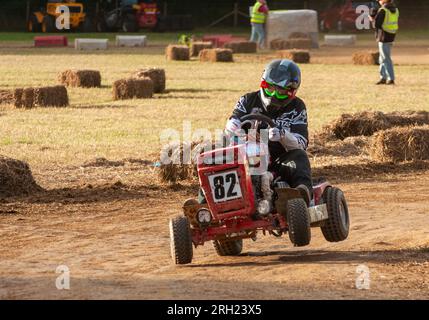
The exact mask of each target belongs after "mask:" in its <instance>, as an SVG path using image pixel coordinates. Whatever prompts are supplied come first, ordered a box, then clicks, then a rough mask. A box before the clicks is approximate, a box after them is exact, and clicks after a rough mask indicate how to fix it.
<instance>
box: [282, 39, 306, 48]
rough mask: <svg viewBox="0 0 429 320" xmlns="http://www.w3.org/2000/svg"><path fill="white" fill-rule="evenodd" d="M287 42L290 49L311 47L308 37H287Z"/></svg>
mask: <svg viewBox="0 0 429 320" xmlns="http://www.w3.org/2000/svg"><path fill="white" fill-rule="evenodd" d="M287 43H288V45H289V47H290V49H311V45H312V43H311V39H309V38H297V39H289V40H287Z"/></svg>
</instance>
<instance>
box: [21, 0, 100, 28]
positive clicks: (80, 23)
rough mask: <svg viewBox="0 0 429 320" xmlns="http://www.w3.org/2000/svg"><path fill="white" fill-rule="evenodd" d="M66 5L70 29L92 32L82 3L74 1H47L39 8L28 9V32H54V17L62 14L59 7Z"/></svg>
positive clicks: (90, 22)
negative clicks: (68, 12)
mask: <svg viewBox="0 0 429 320" xmlns="http://www.w3.org/2000/svg"><path fill="white" fill-rule="evenodd" d="M61 6H67V7H68V9H69V11H70V29H72V30H79V31H83V32H92V31H94V30H93V29H95V28H94V26H93V23H92V21H91V19H90V18H89V17H88V16H87V14H86V13H85V12H84V7H83V4H82V3H78V2H75V1H70V0H69V1H58V0H55V1H47V2H46V6H43V7H42V8H40V9H39V10H34V11H29V15H28V18H27V28H28V31H30V32H56V31H60V30H58V29H57V27H56V19H57V18H58V17H59V16H60V15H61V14H62V13H61V12H60V9H59V7H61Z"/></svg>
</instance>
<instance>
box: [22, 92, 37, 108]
mask: <svg viewBox="0 0 429 320" xmlns="http://www.w3.org/2000/svg"><path fill="white" fill-rule="evenodd" d="M21 105H22V106H23V107H24V108H33V107H35V103H34V88H24V89H23V90H22V97H21Z"/></svg>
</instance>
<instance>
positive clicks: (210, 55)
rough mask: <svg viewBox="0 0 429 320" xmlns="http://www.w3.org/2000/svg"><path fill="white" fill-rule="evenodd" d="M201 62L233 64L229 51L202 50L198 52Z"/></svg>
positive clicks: (232, 57) (230, 51)
mask: <svg viewBox="0 0 429 320" xmlns="http://www.w3.org/2000/svg"><path fill="white" fill-rule="evenodd" d="M200 61H201V62H233V61H234V56H233V53H232V50H231V49H219V48H217V49H204V50H202V51H201V52H200Z"/></svg>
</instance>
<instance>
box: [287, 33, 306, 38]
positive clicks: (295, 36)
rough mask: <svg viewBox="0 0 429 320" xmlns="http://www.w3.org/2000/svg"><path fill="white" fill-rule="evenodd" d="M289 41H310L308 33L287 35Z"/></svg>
mask: <svg viewBox="0 0 429 320" xmlns="http://www.w3.org/2000/svg"><path fill="white" fill-rule="evenodd" d="M289 39H311V37H310V36H309V34H308V33H304V32H292V33H291V34H290V35H289Z"/></svg>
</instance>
